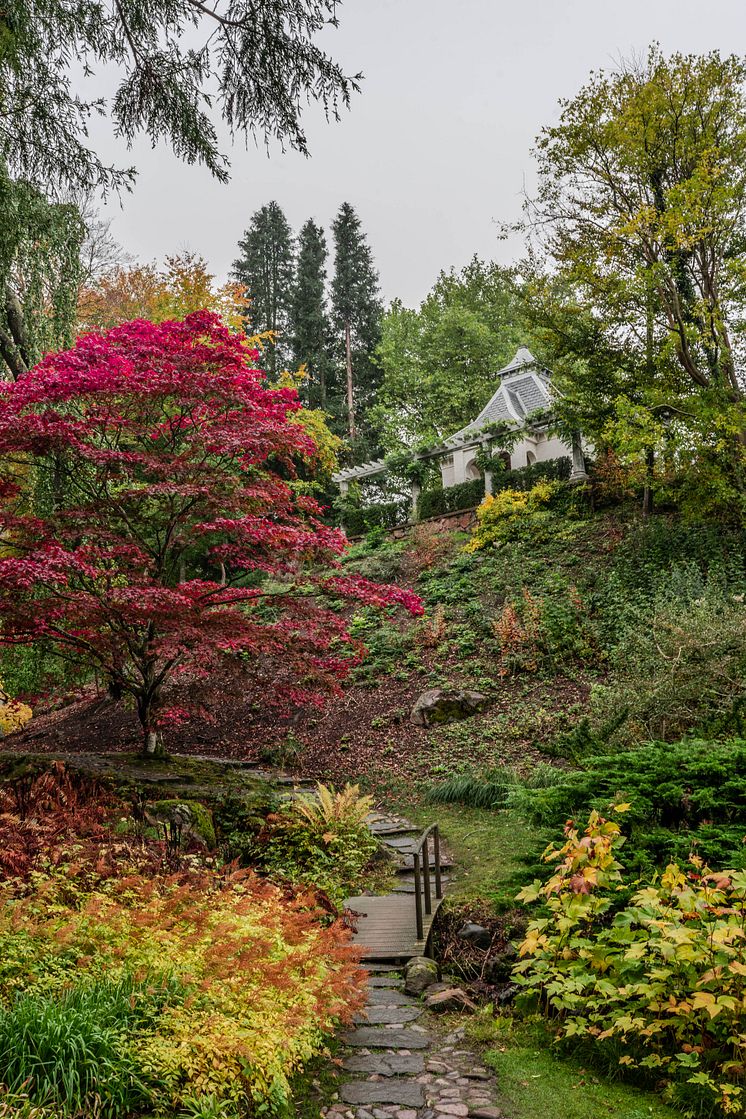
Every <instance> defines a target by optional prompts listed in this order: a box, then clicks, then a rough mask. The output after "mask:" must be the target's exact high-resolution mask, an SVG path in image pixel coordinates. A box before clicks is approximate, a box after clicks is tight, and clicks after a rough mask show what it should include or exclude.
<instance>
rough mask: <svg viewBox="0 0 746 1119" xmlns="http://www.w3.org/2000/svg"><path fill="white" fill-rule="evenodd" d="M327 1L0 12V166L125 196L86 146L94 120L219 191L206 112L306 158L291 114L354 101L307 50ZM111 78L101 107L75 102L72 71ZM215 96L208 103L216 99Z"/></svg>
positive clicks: (68, 6)
mask: <svg viewBox="0 0 746 1119" xmlns="http://www.w3.org/2000/svg"><path fill="white" fill-rule="evenodd" d="M338 8H339V0H218V2H217V3H215V4H205V3H203V2H202V0H152V2H151V3H149V4H147V5H143V4H141V3H140V2H139V0H115V2H114V3H112V4H109V3H107V2H106V0H7V3H5V4H4V5H3V8H2V12H0V159H4V160H5V161H6V162H7V165H8V167H9V169H10V173H11V174H12V175H17V176H18V177H20V178H26V179H30V180H31V181H33V182H37V183H48V184H50V185H51V186H53V187H62V188H68V187H71V188H73V189H76V190H77V189H81V188H82V189H86V188H90V187H94V186H105V187H107V186H108V187H110V186H114V187H117V186H121V185H126V184H127V183H128V182H130V181H131V179H132V177H133V171H132V170H131V169H130V170H129V171H127V170H125V171H121V170H118V169H116V168H114V167H110V166H106V165H105V164H104V163H103V162H102V161H101V159H100V158H99V157H98V156H97V155H96V153H95V152H94V151H92V150H91V148H90V147H89V145H88V142H87V125H88V121H89V118H90V117H91V115H92V114H94V113H105V114H108V115H109V116H110V118H111V121H112V126H113V128H114V130H115V131H116V132H117V133H118V134H119V135H120V136H122V137H123V138H124V140H125V141H126V142H128V143H131V142H132V141H133V140H134V138H135V137H136V136H137V135H138V134H139V133H143V132H144V133H145V134H146V135H147V136H148V137H149V138H150V140H151V141H152V142H153V143H155V142H157V141H158V140H161V139H164V140H166V141H167V143H169V144H170V145H171V147H172V148H173V150H174V151H175V152H176V154H177V155H178V156H179V157H180V158H182V159H184V160H186V162H188V163H203V164H205V165H206V166H207V167H208V168H209V169H210V171H211V172H212V173H213V174H214V175H215V176H217V177H218V178H219V179H221V180H224V179H226V178H227V162H226V159H225V157H224V156H223V155H222V154H221V152H220V150H219V147H218V139H217V131H216V127H215V121H214V119H213V118H214V116H215V115H216V114H213V112H212V107H213V105H218V106H219V107H220V112H219V115H220V117H221V118H222V120H223V122H224V123H225V124H227V126H228V128H229V129H230V131H231V133H233V134H237V133H238V134H244V135H246V134H254V133H257V132H258V133H259V134H261V135H264V136H265V137H266V138H268V139H269V138H271V137H275V138H277V139H279V140H280V141H286V142H288V143H289V144H290V145H291V146H292V147H294V148H296V149H298V150H299V151H301V152H306V150H307V144H306V136H305V133H304V131H303V127H302V124H301V105H302V103H303V102H304V101H315V102H319V103H321V105H322V106H323V108H324V109H325V111H326V112H327V114H328V115H331V116H334V117H336V116H337V115H338V113H339V110H340V108H342V107H346V106H347V105H348V104H349V101H350V97H351V94H352V93H353V92H354V91H355V90H356V89H357V88H358V83H357V77H359V75H358V76H357V77H347V76H346V75H345V74H344V73H343V71H342V70H341V69H340V67H339V66H338V65H337V64H336V63H335V62H334V61H333V60H332V59H331V58H330V57H329V55H327V54H326V53H325V52H324V51H323V50H321V48H320V47H319V46H318V45H317V43H316V38H317V36H318V35H319V33H320V32H322V31H323V30H324V29H325V28H326V27H327V26H328V25H329V24H332V25H336V12H337V9H338ZM81 63H82V64H83V65H84V66H86V67H87V68H88V69H89V71H91V72H95V70H96V69H97V68H98V69H101V70H103V69H108V70H111V69H112V68H115V69H116V70H118V71H119V72H120V73H121V80H120V82H119V85H118V87H117V89H116V92H115V93H114V96H113V97H112V99H111V101H110V102H106V101H101V100H97V101H86V100H85V99H83V98H81V97H80V96H79V95H78V94H77V92H76V90H75V89H74V86H73V80H72V78H71V68H72V67H73V65H75V66H78V65H79V64H81ZM216 93H217V96H216Z"/></svg>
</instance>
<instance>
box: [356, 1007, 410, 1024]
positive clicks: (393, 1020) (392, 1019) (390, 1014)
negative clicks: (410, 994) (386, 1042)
mask: <svg viewBox="0 0 746 1119" xmlns="http://www.w3.org/2000/svg"><path fill="white" fill-rule="evenodd" d="M421 1014H422V1007H421V1006H369V1007H367V1008H366V1010H364V1011H363V1012H362V1013H360V1014H356V1015H355V1017H354V1018H353V1019H352V1020H353V1022H355V1023H356V1024H360V1025H371V1026H404V1025H405V1024H406V1023H407V1022H415V1021H416V1020H417V1019H418V1018H419V1017H420V1015H421Z"/></svg>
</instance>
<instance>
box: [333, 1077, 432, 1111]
mask: <svg viewBox="0 0 746 1119" xmlns="http://www.w3.org/2000/svg"><path fill="white" fill-rule="evenodd" d="M339 1095H340V1098H341V1099H342V1100H343V1101H344V1102H345V1103H351V1104H361V1105H364V1104H369V1103H395V1104H399V1105H400V1106H401V1107H424V1106H425V1096H424V1093H423V1091H422V1085H421V1084H418V1083H417V1081H416V1080H400V1079H398V1078H396V1077H395V1078H393V1079H390V1080H351V1081H349V1083H347V1084H343V1085H342V1086H341V1087H340V1089H339Z"/></svg>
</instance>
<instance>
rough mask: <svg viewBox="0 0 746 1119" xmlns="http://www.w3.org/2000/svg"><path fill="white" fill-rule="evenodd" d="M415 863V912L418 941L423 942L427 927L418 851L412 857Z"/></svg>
mask: <svg viewBox="0 0 746 1119" xmlns="http://www.w3.org/2000/svg"><path fill="white" fill-rule="evenodd" d="M412 862H413V863H414V911H415V916H416V919H417V939H418V940H423V939H424V936H425V927H424V925H423V923H422V882H421V878H420V853H419V851H416V852H415V854H414V855H413V857H412Z"/></svg>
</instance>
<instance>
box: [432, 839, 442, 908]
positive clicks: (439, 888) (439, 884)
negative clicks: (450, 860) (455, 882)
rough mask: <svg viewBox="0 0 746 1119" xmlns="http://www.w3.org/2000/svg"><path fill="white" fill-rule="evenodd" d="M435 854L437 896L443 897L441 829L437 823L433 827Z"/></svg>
mask: <svg viewBox="0 0 746 1119" xmlns="http://www.w3.org/2000/svg"><path fill="white" fill-rule="evenodd" d="M433 856H434V859H435V896H436V898H438V899H440V898H442V897H443V883H442V882H441V879H440V829H439V828H438V825H437V824H436V825H435V827H434V828H433Z"/></svg>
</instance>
